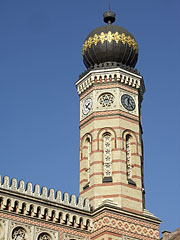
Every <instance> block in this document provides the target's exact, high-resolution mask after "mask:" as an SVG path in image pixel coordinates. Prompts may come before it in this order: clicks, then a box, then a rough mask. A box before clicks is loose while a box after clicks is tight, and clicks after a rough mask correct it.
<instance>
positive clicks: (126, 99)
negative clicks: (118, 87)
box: [121, 94, 136, 111]
mask: <svg viewBox="0 0 180 240" xmlns="http://www.w3.org/2000/svg"><path fill="white" fill-rule="evenodd" d="M121 102H122V105H123V107H125V108H126V109H127V110H129V111H133V110H134V109H135V107H136V104H135V101H134V99H133V98H132V97H131V96H129V95H128V94H124V95H122V97H121Z"/></svg>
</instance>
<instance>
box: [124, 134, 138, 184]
mask: <svg viewBox="0 0 180 240" xmlns="http://www.w3.org/2000/svg"><path fill="white" fill-rule="evenodd" d="M126 174H127V180H128V183H130V184H133V185H136V183H135V182H134V181H133V180H132V136H131V135H130V134H128V135H126Z"/></svg>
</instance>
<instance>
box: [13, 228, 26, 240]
mask: <svg viewBox="0 0 180 240" xmlns="http://www.w3.org/2000/svg"><path fill="white" fill-rule="evenodd" d="M12 239H13V240H26V239H27V238H26V231H25V229H24V228H22V227H17V228H15V229H14V230H13V232H12Z"/></svg>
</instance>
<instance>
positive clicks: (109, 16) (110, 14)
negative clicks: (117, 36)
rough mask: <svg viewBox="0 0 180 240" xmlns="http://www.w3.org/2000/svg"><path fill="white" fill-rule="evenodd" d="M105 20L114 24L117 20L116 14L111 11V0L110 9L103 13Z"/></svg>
mask: <svg viewBox="0 0 180 240" xmlns="http://www.w3.org/2000/svg"><path fill="white" fill-rule="evenodd" d="M103 17H104V22H105V23H107V24H112V23H113V22H115V20H116V18H115V17H116V14H115V13H114V12H111V7H110V0H109V10H108V11H107V12H105V13H104V14H103Z"/></svg>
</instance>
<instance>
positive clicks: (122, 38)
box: [82, 31, 138, 56]
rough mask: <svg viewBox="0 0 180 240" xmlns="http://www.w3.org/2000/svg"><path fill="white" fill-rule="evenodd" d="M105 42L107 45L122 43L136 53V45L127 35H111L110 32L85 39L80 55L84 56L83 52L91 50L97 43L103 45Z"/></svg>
mask: <svg viewBox="0 0 180 240" xmlns="http://www.w3.org/2000/svg"><path fill="white" fill-rule="evenodd" d="M106 41H107V42H109V43H111V42H112V41H114V42H116V43H117V44H118V43H119V42H122V44H126V43H127V44H128V45H129V47H131V46H132V47H133V50H135V51H136V53H138V44H137V42H136V40H135V39H134V38H131V37H130V36H129V35H128V36H126V35H125V34H124V33H122V34H120V33H118V32H116V33H112V32H111V31H109V32H108V33H104V32H101V33H100V34H99V35H97V34H95V35H94V37H89V38H88V39H86V40H85V42H84V44H83V49H82V55H83V56H84V54H85V52H86V51H87V50H88V48H91V47H92V45H95V46H96V45H97V44H98V43H99V42H101V43H102V44H103V43H104V42H106Z"/></svg>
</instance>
